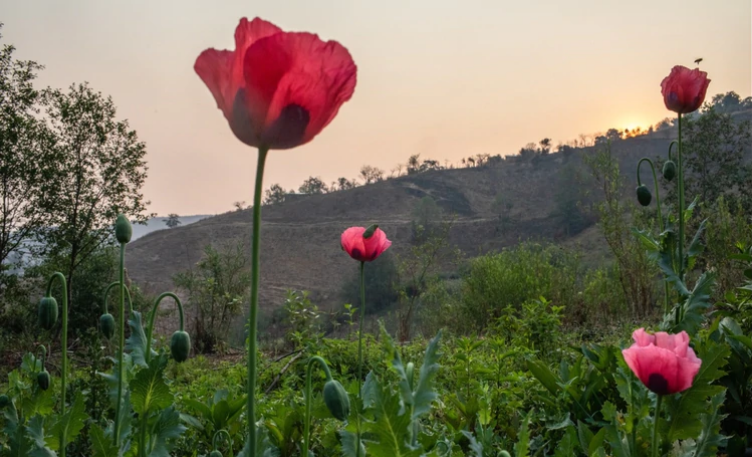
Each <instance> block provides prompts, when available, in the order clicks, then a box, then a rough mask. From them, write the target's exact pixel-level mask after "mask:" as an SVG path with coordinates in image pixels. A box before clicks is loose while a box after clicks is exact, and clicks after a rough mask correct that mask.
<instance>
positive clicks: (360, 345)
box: [306, 262, 366, 457]
mask: <svg viewBox="0 0 752 457" xmlns="http://www.w3.org/2000/svg"><path fill="white" fill-rule="evenodd" d="M365 316H366V263H365V262H360V325H359V327H358V383H359V384H360V388H359V389H358V399H359V400H360V401H359V405H358V408H360V406H361V405H362V404H363V398H362V396H361V393H362V391H363V385H362V382H363V322H364V320H365ZM355 417H356V418H357V420H356V421H355V425H356V431H357V440H355V446H356V448H355V457H360V411H356V414H355ZM306 457H307V456H306Z"/></svg>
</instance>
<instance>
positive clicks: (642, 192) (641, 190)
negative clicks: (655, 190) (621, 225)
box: [637, 185, 653, 206]
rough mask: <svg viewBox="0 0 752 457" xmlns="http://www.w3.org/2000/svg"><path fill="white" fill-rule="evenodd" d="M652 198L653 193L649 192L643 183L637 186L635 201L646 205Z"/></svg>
mask: <svg viewBox="0 0 752 457" xmlns="http://www.w3.org/2000/svg"><path fill="white" fill-rule="evenodd" d="M652 200H653V194H651V193H650V189H648V188H647V187H645V185H642V186H639V187H637V201H638V202H640V205H642V206H648V205H650V202H651V201H652Z"/></svg>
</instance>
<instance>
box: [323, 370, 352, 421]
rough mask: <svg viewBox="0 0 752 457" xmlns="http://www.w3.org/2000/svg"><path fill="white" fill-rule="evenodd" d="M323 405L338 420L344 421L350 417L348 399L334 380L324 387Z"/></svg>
mask: <svg viewBox="0 0 752 457" xmlns="http://www.w3.org/2000/svg"><path fill="white" fill-rule="evenodd" d="M324 403H326V407H327V408H329V411H330V412H331V413H332V416H334V417H335V418H336V419H338V420H341V421H344V420H345V419H347V416H349V415H350V397H349V396H348V395H347V391H346V390H345V388H344V387H342V384H340V383H339V382H338V381H336V380H334V379H331V380H329V381H327V383H326V384H325V385H324Z"/></svg>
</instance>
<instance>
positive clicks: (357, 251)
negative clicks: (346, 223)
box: [352, 248, 363, 259]
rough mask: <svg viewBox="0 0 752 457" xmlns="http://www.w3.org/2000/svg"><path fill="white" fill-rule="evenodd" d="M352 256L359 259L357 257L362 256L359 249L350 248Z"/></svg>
mask: <svg viewBox="0 0 752 457" xmlns="http://www.w3.org/2000/svg"><path fill="white" fill-rule="evenodd" d="M352 256H353V257H354V258H356V259H359V258H361V257H363V253H361V252H360V249H358V248H355V249H353V250H352Z"/></svg>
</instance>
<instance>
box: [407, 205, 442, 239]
mask: <svg viewBox="0 0 752 457" xmlns="http://www.w3.org/2000/svg"><path fill="white" fill-rule="evenodd" d="M412 216H413V221H412V226H413V239H414V240H415V241H418V242H421V241H424V240H425V239H426V238H428V237H430V236H431V235H432V234H433V231H434V230H435V229H436V228H437V227H438V225H439V223H440V222H441V221H442V220H443V218H444V215H443V212H442V211H441V208H440V207H439V205H437V204H436V200H434V199H433V198H431V197H429V196H425V197H423V198H421V199H420V201H418V203H417V204H416V205H415V208H414V209H413V214H412Z"/></svg>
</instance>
